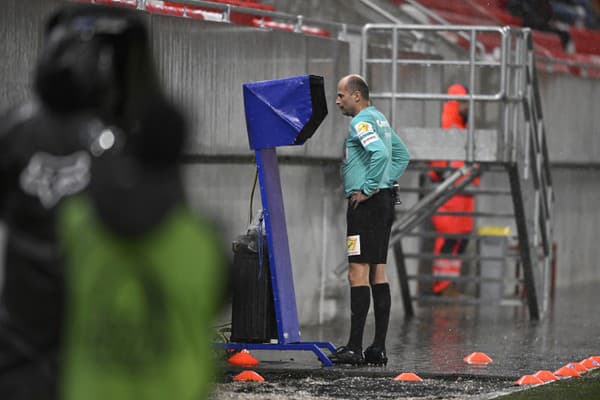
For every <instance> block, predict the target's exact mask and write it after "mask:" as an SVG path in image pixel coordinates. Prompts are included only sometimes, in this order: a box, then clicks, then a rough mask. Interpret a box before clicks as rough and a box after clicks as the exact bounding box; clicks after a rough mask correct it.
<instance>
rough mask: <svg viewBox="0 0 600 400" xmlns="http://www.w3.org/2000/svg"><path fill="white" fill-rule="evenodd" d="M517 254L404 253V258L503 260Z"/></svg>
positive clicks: (515, 256) (518, 256) (517, 256)
mask: <svg viewBox="0 0 600 400" xmlns="http://www.w3.org/2000/svg"><path fill="white" fill-rule="evenodd" d="M520 257H521V256H520V255H519V254H507V255H506V256H505V257H486V256H480V255H479V254H435V253H404V258H412V259H425V260H434V259H437V258H448V259H453V260H456V259H458V260H463V261H481V260H486V261H505V260H506V259H509V258H510V259H518V258H520Z"/></svg>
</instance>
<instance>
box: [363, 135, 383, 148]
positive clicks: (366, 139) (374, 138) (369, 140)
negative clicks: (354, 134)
mask: <svg viewBox="0 0 600 400" xmlns="http://www.w3.org/2000/svg"><path fill="white" fill-rule="evenodd" d="M378 140H379V136H377V134H376V133H371V134H370V135H367V136H364V137H362V138H360V143H362V145H363V147H367V145H368V144H370V143H373V142H376V141H378Z"/></svg>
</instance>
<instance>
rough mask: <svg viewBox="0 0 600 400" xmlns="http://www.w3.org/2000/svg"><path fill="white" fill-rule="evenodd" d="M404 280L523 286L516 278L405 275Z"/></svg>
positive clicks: (521, 280) (520, 280)
mask: <svg viewBox="0 0 600 400" xmlns="http://www.w3.org/2000/svg"><path fill="white" fill-rule="evenodd" d="M406 278H407V279H408V280H411V281H419V282H431V283H433V282H435V281H440V280H441V281H451V282H456V283H477V284H480V283H504V284H505V285H507V286H511V285H520V284H523V282H524V280H523V279H516V278H482V277H480V276H475V275H473V276H440V275H431V274H419V275H407V276H406Z"/></svg>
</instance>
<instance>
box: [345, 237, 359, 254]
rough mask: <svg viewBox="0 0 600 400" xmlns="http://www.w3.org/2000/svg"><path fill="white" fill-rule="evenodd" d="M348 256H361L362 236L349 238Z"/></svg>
mask: <svg viewBox="0 0 600 400" xmlns="http://www.w3.org/2000/svg"><path fill="white" fill-rule="evenodd" d="M347 243H348V255H349V256H359V255H360V235H352V236H348V242H347Z"/></svg>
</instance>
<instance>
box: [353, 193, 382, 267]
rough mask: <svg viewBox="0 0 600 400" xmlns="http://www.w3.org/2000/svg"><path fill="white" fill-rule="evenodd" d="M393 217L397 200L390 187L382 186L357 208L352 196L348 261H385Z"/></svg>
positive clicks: (368, 262) (374, 262)
mask: <svg viewBox="0 0 600 400" xmlns="http://www.w3.org/2000/svg"><path fill="white" fill-rule="evenodd" d="M393 220H394V203H393V200H392V191H391V190H390V189H381V190H380V191H379V192H378V193H376V194H374V195H373V196H371V198H369V199H368V200H367V201H364V202H362V203H360V204H359V205H358V207H357V208H356V210H354V209H352V206H351V205H350V199H348V210H347V212H346V221H347V224H348V229H347V235H348V238H347V241H348V261H349V262H351V263H366V264H385V263H386V262H387V253H388V245H389V242H390V231H391V229H392V222H393Z"/></svg>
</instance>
